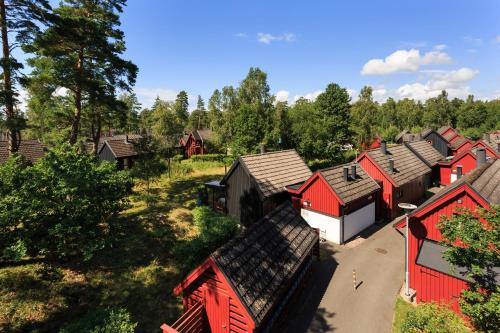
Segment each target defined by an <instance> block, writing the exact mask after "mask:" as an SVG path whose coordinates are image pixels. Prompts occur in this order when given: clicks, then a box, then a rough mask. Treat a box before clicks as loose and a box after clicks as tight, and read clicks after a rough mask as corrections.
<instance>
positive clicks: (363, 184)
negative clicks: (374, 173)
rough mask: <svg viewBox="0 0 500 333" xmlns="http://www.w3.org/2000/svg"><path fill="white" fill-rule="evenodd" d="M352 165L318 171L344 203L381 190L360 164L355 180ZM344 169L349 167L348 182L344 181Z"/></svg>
mask: <svg viewBox="0 0 500 333" xmlns="http://www.w3.org/2000/svg"><path fill="white" fill-rule="evenodd" d="M351 165H353V164H352V163H351V164H343V165H338V166H334V167H332V168H328V169H323V170H319V171H318V172H319V173H320V174H321V175H322V176H323V177H324V178H325V180H326V181H327V183H328V184H329V185H330V187H331V188H332V189H333V190H334V191H335V193H337V195H338V196H339V197H340V199H342V201H343V202H344V203H349V202H352V201H354V200H356V199H359V198H361V197H364V196H366V195H368V194H370V193H373V192H376V191H377V190H379V189H380V186H379V185H378V184H377V182H376V181H374V180H373V179H372V178H371V177H370V176H368V174H367V173H366V172H365V170H363V168H361V167H360V166H359V164H356V179H353V178H352V174H351ZM344 167H349V180H348V181H347V182H346V181H344Z"/></svg>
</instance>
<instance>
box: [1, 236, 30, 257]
mask: <svg viewBox="0 0 500 333" xmlns="http://www.w3.org/2000/svg"><path fill="white" fill-rule="evenodd" d="M27 252H28V250H27V248H26V244H24V242H23V241H22V240H20V239H18V240H17V241H16V242H15V243H14V244H12V245H10V246H8V247H6V248H5V249H4V250H3V256H4V258H5V259H7V260H12V261H19V260H21V259H22V257H24V256H25V255H26V253H27Z"/></svg>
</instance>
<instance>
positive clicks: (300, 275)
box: [161, 203, 319, 333]
mask: <svg viewBox="0 0 500 333" xmlns="http://www.w3.org/2000/svg"><path fill="white" fill-rule="evenodd" d="M318 241H319V238H318V235H317V232H316V231H315V230H313V229H312V228H311V227H309V225H308V224H307V222H306V221H305V220H304V219H303V218H302V217H301V216H300V214H299V213H298V212H297V210H296V209H294V208H293V207H292V206H291V205H290V203H285V204H283V205H281V206H279V207H278V208H276V209H275V210H274V211H272V212H271V213H269V214H268V215H266V216H265V217H264V218H263V219H261V220H260V221H258V222H256V223H255V224H253V225H252V226H251V227H250V228H248V229H247V230H246V231H245V232H243V233H242V234H241V235H239V236H238V237H236V238H234V239H233V240H231V241H230V242H228V243H227V244H226V245H224V246H222V247H221V248H220V249H218V250H217V251H216V252H215V253H213V254H212V255H211V256H210V257H209V258H208V259H207V260H206V261H205V262H204V263H203V264H201V265H200V266H199V267H198V268H196V269H195V270H194V271H193V272H192V273H191V274H189V276H188V277H187V278H186V279H185V280H184V281H182V282H181V283H180V284H179V285H178V286H177V287H176V288H175V289H174V293H175V294H176V295H182V302H183V305H184V311H185V313H184V315H183V316H182V317H181V318H180V319H179V320H177V321H176V323H174V324H173V325H172V326H168V325H166V324H164V325H162V327H161V328H162V330H163V333H173V332H189V333H201V332H211V333H227V332H238V333H244V332H245V333H247V332H248V333H252V332H275V331H278V330H277V327H278V326H279V324H280V322H281V320H282V319H283V315H284V312H285V309H286V308H287V306H288V305H289V301H290V299H291V298H292V297H293V295H294V294H295V292H296V291H297V290H298V289H299V288H300V287H301V284H302V282H303V280H304V278H305V277H306V276H307V274H308V272H309V271H310V268H311V264H312V257H313V250H315V249H317V246H318V245H319V243H318Z"/></svg>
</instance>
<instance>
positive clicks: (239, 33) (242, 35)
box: [234, 32, 248, 38]
mask: <svg viewBox="0 0 500 333" xmlns="http://www.w3.org/2000/svg"><path fill="white" fill-rule="evenodd" d="M234 37H238V38H247V37H248V35H247V34H246V33H244V32H238V33H237V34H235V35H234Z"/></svg>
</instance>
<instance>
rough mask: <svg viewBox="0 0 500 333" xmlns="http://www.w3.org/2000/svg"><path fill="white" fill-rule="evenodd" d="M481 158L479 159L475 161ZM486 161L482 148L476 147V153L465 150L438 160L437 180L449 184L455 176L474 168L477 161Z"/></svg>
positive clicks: (457, 176)
mask: <svg viewBox="0 0 500 333" xmlns="http://www.w3.org/2000/svg"><path fill="white" fill-rule="evenodd" d="M478 159H481V161H477V160H478ZM484 161H486V152H485V150H484V149H482V148H481V149H477V150H476V153H474V152H472V150H466V151H463V152H461V153H460V154H458V155H457V156H455V157H454V158H453V159H451V160H448V161H442V162H439V173H440V175H439V181H440V184H441V185H450V184H451V183H453V182H454V181H455V180H457V178H459V177H460V176H462V175H465V174H467V173H469V172H470V171H472V170H474V169H475V168H476V166H477V164H478V163H482V162H484Z"/></svg>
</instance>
